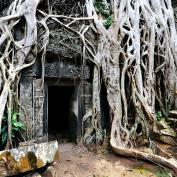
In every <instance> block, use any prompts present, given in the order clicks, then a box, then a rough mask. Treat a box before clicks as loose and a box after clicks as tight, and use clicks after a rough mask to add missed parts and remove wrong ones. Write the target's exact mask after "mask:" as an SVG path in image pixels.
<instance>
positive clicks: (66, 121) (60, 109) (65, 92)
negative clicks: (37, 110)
mask: <svg viewBox="0 0 177 177" xmlns="http://www.w3.org/2000/svg"><path fill="white" fill-rule="evenodd" d="M74 94H75V87H74V86H60V87H59V86H49V87H48V139H49V141H52V140H56V139H57V140H58V142H59V143H63V142H74V141H75V139H76V137H74V134H75V136H76V134H77V128H76V127H74V126H75V125H73V124H77V122H73V121H72V114H73V113H72V104H73V99H74ZM75 121H76V120H75ZM73 127H74V128H73ZM73 129H74V130H73ZM73 131H75V132H74V133H73Z"/></svg>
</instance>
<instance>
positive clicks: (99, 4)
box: [95, 0, 113, 29]
mask: <svg viewBox="0 0 177 177" xmlns="http://www.w3.org/2000/svg"><path fill="white" fill-rule="evenodd" d="M95 7H96V12H97V13H100V14H101V15H102V16H103V17H104V18H105V19H104V23H103V25H104V27H105V28H106V29H108V28H109V27H110V26H111V24H112V21H113V17H112V13H111V10H110V9H109V7H108V6H107V5H106V4H105V3H104V2H103V1H102V0H97V1H96V2H95Z"/></svg>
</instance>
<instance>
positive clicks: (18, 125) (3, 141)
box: [0, 112, 24, 149]
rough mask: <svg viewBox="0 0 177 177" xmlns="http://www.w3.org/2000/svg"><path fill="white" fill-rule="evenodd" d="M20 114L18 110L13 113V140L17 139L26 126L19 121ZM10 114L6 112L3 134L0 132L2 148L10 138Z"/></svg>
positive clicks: (3, 121) (3, 120)
mask: <svg viewBox="0 0 177 177" xmlns="http://www.w3.org/2000/svg"><path fill="white" fill-rule="evenodd" d="M18 116H19V113H17V112H13V113H12V120H11V124H12V132H11V133H12V141H13V142H14V141H15V136H16V135H17V134H18V133H19V131H22V130H23V129H24V126H23V124H22V123H21V122H19V121H18V119H17V118H18ZM7 119H8V114H7V113H5V114H4V116H3V119H2V129H1V134H0V142H1V143H0V145H1V146H0V149H2V148H3V147H4V146H5V145H6V142H7V138H8V122H7Z"/></svg>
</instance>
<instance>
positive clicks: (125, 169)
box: [43, 143, 171, 177]
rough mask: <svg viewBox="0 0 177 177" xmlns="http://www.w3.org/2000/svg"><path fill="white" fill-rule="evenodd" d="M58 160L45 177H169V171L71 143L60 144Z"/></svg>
mask: <svg viewBox="0 0 177 177" xmlns="http://www.w3.org/2000/svg"><path fill="white" fill-rule="evenodd" d="M59 151H60V161H58V162H56V163H55V164H53V165H52V166H50V167H49V168H48V170H47V171H46V172H45V173H44V174H43V176H44V177H170V176H171V175H170V174H169V173H168V170H166V169H165V170H164V169H161V168H160V167H158V166H156V165H153V164H150V163H147V162H143V161H138V160H136V159H126V158H123V157H118V156H116V155H114V154H113V153H111V152H106V151H105V152H101V153H100V154H95V153H92V152H89V151H87V150H86V149H85V148H84V147H81V146H79V145H75V144H72V143H63V144H59Z"/></svg>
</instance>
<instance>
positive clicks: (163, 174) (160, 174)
mask: <svg viewBox="0 0 177 177" xmlns="http://www.w3.org/2000/svg"><path fill="white" fill-rule="evenodd" d="M156 176H157V177H172V175H171V173H169V172H168V171H167V170H165V169H159V170H158V171H157V172H156Z"/></svg>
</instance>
